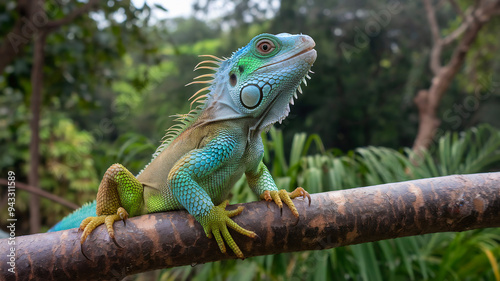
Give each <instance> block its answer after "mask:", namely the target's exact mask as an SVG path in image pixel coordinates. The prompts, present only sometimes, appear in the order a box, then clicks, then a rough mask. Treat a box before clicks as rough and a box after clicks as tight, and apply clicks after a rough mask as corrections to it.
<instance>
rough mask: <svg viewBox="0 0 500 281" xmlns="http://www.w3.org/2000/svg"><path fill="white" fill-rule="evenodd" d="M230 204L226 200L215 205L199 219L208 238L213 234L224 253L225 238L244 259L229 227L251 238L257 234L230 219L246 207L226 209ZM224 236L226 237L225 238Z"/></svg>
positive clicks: (230, 246)
mask: <svg viewBox="0 0 500 281" xmlns="http://www.w3.org/2000/svg"><path fill="white" fill-rule="evenodd" d="M228 204H229V201H228V200H225V201H224V202H222V203H221V204H220V205H218V206H214V207H213V208H212V210H211V211H210V213H209V214H208V215H206V216H201V217H199V218H198V221H199V222H200V223H201V225H202V226H203V230H205V234H206V235H207V237H208V238H212V234H213V236H214V237H215V240H216V241H217V245H219V248H220V250H221V252H222V253H225V252H226V246H225V245H224V240H226V243H227V245H228V246H229V248H231V250H233V252H234V253H235V254H236V256H237V257H238V258H240V259H244V258H245V257H244V256H243V253H242V252H241V250H240V248H239V247H238V245H236V242H234V240H233V237H231V234H229V231H228V229H227V227H228V226H229V227H230V228H232V229H234V230H236V231H237V232H239V233H241V234H243V235H246V236H248V237H251V238H255V237H256V236H257V234H255V232H253V231H250V230H246V229H244V228H243V227H241V226H239V225H238V224H236V223H235V222H234V221H233V220H232V219H230V218H231V217H234V216H236V215H239V214H240V213H241V212H242V211H243V209H244V207H243V206H239V207H238V208H237V209H236V210H232V211H226V206H227V205H228ZM221 234H222V236H221ZM222 237H224V240H223V239H222Z"/></svg>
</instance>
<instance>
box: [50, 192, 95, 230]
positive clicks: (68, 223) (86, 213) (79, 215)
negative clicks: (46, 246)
mask: <svg viewBox="0 0 500 281" xmlns="http://www.w3.org/2000/svg"><path fill="white" fill-rule="evenodd" d="M95 216H96V201H95V200H94V201H92V202H89V203H86V204H85V205H83V206H82V207H81V208H80V209H77V210H75V211H74V212H73V213H71V214H69V215H67V216H66V217H64V218H63V219H62V220H61V221H60V222H58V223H57V224H56V225H54V226H53V227H52V228H51V229H49V231H48V232H54V231H59V230H66V229H70V228H75V227H80V223H82V220H84V219H86V218H87V217H95Z"/></svg>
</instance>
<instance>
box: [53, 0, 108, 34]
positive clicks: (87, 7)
mask: <svg viewBox="0 0 500 281" xmlns="http://www.w3.org/2000/svg"><path fill="white" fill-rule="evenodd" d="M98 3H99V0H89V2H87V4H85V5H83V6H81V7H79V8H78V9H75V10H74V11H72V12H71V13H70V14H68V15H67V16H66V17H64V18H62V19H58V20H52V21H49V22H47V25H46V26H45V27H46V29H47V30H48V31H49V32H52V31H53V30H54V29H57V28H59V27H61V26H63V25H66V24H69V23H70V22H72V21H74V20H75V19H76V18H77V17H79V16H81V15H83V14H84V13H86V12H88V11H90V10H91V9H93V8H94V7H95V6H97V4H98Z"/></svg>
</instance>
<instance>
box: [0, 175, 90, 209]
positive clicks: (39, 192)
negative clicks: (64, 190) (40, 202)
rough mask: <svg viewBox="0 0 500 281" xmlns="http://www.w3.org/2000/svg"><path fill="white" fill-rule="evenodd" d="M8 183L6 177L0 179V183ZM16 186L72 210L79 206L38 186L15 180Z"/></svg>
mask: <svg viewBox="0 0 500 281" xmlns="http://www.w3.org/2000/svg"><path fill="white" fill-rule="evenodd" d="M8 183H9V182H8V181H7V180H6V179H0V185H5V186H8ZM16 188H19V189H22V190H25V191H27V192H30V193H34V194H37V195H40V196H42V197H45V198H47V199H49V200H52V201H54V202H56V203H59V204H61V205H63V206H65V207H68V208H70V209H73V210H76V209H78V208H80V206H78V205H77V204H75V203H73V202H70V201H68V200H66V199H64V198H62V197H59V196H57V195H54V194H52V193H50V192H47V191H45V190H43V189H41V188H39V187H34V186H31V185H27V184H25V183H22V182H16Z"/></svg>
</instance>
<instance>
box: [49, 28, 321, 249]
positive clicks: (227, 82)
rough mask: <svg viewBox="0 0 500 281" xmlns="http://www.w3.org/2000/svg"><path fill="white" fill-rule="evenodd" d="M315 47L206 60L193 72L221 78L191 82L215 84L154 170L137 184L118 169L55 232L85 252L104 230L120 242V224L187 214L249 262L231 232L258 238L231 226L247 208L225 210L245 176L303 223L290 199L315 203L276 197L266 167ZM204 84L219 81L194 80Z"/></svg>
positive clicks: (257, 43)
mask: <svg viewBox="0 0 500 281" xmlns="http://www.w3.org/2000/svg"><path fill="white" fill-rule="evenodd" d="M314 46H315V43H314V40H313V39H312V38H311V37H309V36H307V35H290V34H286V33H282V34H278V35H271V34H261V35H258V36H256V37H255V38H253V39H252V40H251V41H250V43H249V44H248V45H247V46H245V47H243V48H241V49H239V50H238V51H236V52H234V53H233V55H232V56H231V58H229V59H220V58H217V57H214V56H205V57H209V58H211V59H213V60H206V61H203V62H200V63H199V64H198V65H197V66H196V67H195V70H197V69H210V70H213V71H215V73H214V74H205V75H201V76H198V77H197V78H195V81H194V82H192V83H208V84H209V86H208V87H206V88H203V89H201V90H199V91H198V92H196V93H195V94H194V95H193V96H192V97H191V99H193V101H192V103H191V105H193V103H195V102H199V103H200V104H199V105H198V106H197V107H196V108H195V109H193V110H191V111H190V112H189V113H188V114H185V115H178V121H180V124H179V125H174V126H173V127H172V128H170V129H169V130H168V131H167V134H166V136H165V139H164V142H163V143H162V144H161V145H160V146H159V147H158V149H157V150H156V152H155V153H154V154H153V157H152V160H151V162H150V163H149V164H148V165H146V166H145V167H144V169H143V170H142V171H141V172H140V173H139V174H138V175H137V177H134V176H133V175H132V174H131V173H130V172H129V171H128V170H127V169H126V168H125V167H123V166H122V165H121V164H114V165H112V166H111V167H110V168H109V169H108V170H107V171H106V173H105V174H104V177H103V179H102V181H101V184H100V185H99V190H98V193H97V199H96V202H93V203H90V204H87V205H84V206H83V207H82V208H80V209H79V210H77V211H75V212H74V213H73V214H71V215H69V216H68V217H66V218H65V219H63V220H62V221H61V222H59V223H58V224H57V225H56V226H54V227H53V228H52V229H51V231H57V230H63V229H69V228H74V227H78V225H80V229H82V230H83V234H82V236H81V243H82V244H83V242H84V241H85V239H86V238H87V236H88V235H89V234H91V232H92V231H93V230H94V229H95V228H96V227H97V226H99V225H101V224H103V223H104V224H106V226H107V229H108V233H109V235H110V237H111V238H113V239H114V235H115V234H114V231H113V223H114V222H115V221H118V220H126V219H127V218H128V217H129V216H130V217H132V216H139V215H142V214H148V213H154V212H162V211H169V210H178V209H186V210H187V211H188V212H189V213H190V214H191V215H193V216H194V217H195V219H196V220H197V221H198V222H199V223H200V224H201V225H202V226H203V229H204V230H205V233H206V235H207V236H208V237H209V238H211V237H212V235H213V236H214V237H215V239H216V241H217V243H218V245H219V248H220V250H221V251H222V252H223V253H225V252H226V247H225V245H224V241H223V239H224V240H225V242H226V243H227V245H228V246H229V248H231V250H233V252H234V253H235V254H236V256H238V257H239V258H244V256H243V253H242V252H241V250H240V249H239V247H238V245H236V243H235V242H234V240H233V238H232V237H231V235H230V234H229V232H228V229H227V227H230V228H232V229H234V230H235V231H237V232H239V233H241V234H243V235H246V236H248V237H252V238H253V237H255V236H256V234H255V233H254V232H252V231H250V230H247V229H244V228H242V227H240V226H239V225H238V224H236V223H235V222H234V221H233V220H232V219H231V217H234V216H236V215H238V214H240V213H241V212H242V211H243V207H241V206H240V207H238V208H237V209H236V210H233V211H226V210H225V208H226V206H227V204H228V201H227V200H225V199H226V197H227V196H228V194H229V191H230V190H231V187H232V186H233V185H234V183H235V182H236V181H237V180H238V179H239V178H240V177H241V176H242V175H243V174H245V175H246V178H247V181H248V184H249V186H250V187H251V189H252V190H253V192H255V193H256V194H257V195H258V196H259V197H260V198H261V199H263V200H267V201H274V202H275V203H276V204H277V205H278V206H279V207H280V208H282V207H283V202H284V203H285V204H286V205H287V206H288V207H289V208H290V210H291V211H292V213H293V215H294V216H295V217H297V218H298V216H299V214H298V212H297V209H296V208H295V206H294V204H293V202H292V200H291V199H293V198H296V197H300V196H302V197H303V198H306V197H308V199H309V203H310V200H311V198H310V196H309V194H308V193H307V192H306V191H305V190H304V189H302V188H300V187H299V188H297V189H295V190H294V191H293V192H291V193H289V192H287V191H286V190H284V189H282V190H278V188H277V187H276V184H275V183H274V181H273V178H272V177H271V174H270V173H269V171H268V169H267V168H266V166H265V165H264V164H263V162H262V158H263V155H264V147H263V144H262V139H261V132H262V131H263V130H266V129H268V128H269V127H270V126H272V125H273V124H274V123H276V122H280V123H281V121H282V120H283V119H285V118H286V117H287V116H288V113H289V112H290V106H289V104H293V101H294V98H295V99H296V98H297V94H296V91H299V92H301V93H302V89H301V88H300V84H301V83H302V82H304V84H306V79H305V78H310V77H309V75H308V73H309V72H310V68H311V66H312V64H313V63H314V61H315V60H316V51H315V50H314V49H313V48H314ZM204 77H212V78H213V79H212V80H210V81H200V80H196V79H198V78H204ZM192 83H190V84H192ZM83 218H85V219H83ZM82 219H83V221H82ZM80 222H81V224H80Z"/></svg>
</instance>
